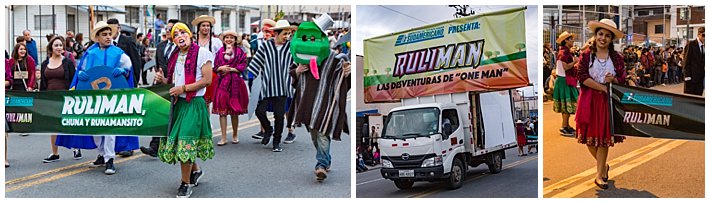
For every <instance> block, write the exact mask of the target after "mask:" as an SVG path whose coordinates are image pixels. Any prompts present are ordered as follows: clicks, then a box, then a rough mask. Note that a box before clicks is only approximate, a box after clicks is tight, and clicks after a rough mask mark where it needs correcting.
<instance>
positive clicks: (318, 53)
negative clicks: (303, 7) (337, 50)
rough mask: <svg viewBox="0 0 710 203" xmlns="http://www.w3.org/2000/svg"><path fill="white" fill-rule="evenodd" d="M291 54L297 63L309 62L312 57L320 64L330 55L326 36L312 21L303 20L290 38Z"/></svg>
mask: <svg viewBox="0 0 710 203" xmlns="http://www.w3.org/2000/svg"><path fill="white" fill-rule="evenodd" d="M291 55H292V57H293V61H294V62H296V63H298V64H309V63H310V60H311V58H314V57H315V58H316V61H317V62H318V64H321V63H323V61H325V59H327V58H328V56H330V43H329V42H328V37H327V36H325V34H323V32H321V30H320V28H319V27H318V25H316V24H315V23H314V22H303V23H301V25H300V26H298V30H296V33H295V34H294V35H293V40H291Z"/></svg>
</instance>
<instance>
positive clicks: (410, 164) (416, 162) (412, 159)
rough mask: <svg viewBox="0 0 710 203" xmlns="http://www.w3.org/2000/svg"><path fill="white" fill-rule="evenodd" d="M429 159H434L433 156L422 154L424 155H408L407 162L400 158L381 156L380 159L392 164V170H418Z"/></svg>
mask: <svg viewBox="0 0 710 203" xmlns="http://www.w3.org/2000/svg"><path fill="white" fill-rule="evenodd" d="M431 157H436V155H435V154H424V155H409V158H408V159H407V160H404V159H402V156H401V155H400V156H383V157H382V159H386V160H389V161H391V162H392V166H394V168H419V167H421V165H422V161H424V159H428V158H431Z"/></svg>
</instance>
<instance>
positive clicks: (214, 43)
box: [197, 37, 223, 54]
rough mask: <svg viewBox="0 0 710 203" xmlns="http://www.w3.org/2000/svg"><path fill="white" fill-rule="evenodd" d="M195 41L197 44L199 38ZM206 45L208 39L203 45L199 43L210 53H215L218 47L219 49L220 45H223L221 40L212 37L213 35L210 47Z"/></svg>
mask: <svg viewBox="0 0 710 203" xmlns="http://www.w3.org/2000/svg"><path fill="white" fill-rule="evenodd" d="M197 42H198V44H199V40H198V41H197ZM208 46H210V42H209V41H207V43H205V44H204V45H202V44H200V47H201V48H206V49H207V51H209V52H211V53H212V54H216V53H217V51H219V49H221V48H222V46H223V45H222V40H219V38H214V37H213V38H212V47H211V48H210V47H208Z"/></svg>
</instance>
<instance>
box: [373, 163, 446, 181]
mask: <svg viewBox="0 0 710 203" xmlns="http://www.w3.org/2000/svg"><path fill="white" fill-rule="evenodd" d="M400 170H414V177H399V171H400ZM380 174H381V175H382V177H383V178H385V179H392V180H397V179H414V180H415V181H420V180H438V179H441V178H446V175H445V174H444V166H435V167H427V168H382V169H380Z"/></svg>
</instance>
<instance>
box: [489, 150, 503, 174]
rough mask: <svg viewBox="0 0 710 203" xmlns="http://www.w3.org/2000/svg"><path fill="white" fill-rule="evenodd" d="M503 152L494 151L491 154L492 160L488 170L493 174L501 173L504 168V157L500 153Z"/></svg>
mask: <svg viewBox="0 0 710 203" xmlns="http://www.w3.org/2000/svg"><path fill="white" fill-rule="evenodd" d="M500 153H502V152H494V153H493V154H491V157H490V160H489V161H488V163H487V164H488V170H490V171H491V173H492V174H496V173H500V171H502V170H503V158H502V156H501V155H500Z"/></svg>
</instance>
